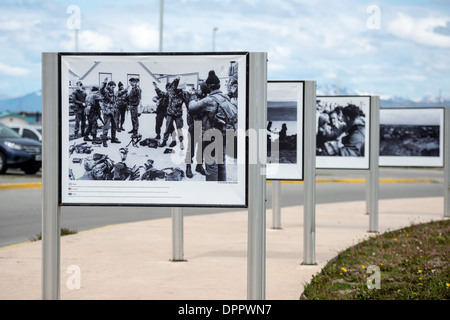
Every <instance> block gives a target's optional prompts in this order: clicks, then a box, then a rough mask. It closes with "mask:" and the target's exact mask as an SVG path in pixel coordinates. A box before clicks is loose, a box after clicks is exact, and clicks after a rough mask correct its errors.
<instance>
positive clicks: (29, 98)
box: [0, 84, 450, 113]
mask: <svg viewBox="0 0 450 320" xmlns="http://www.w3.org/2000/svg"><path fill="white" fill-rule="evenodd" d="M317 95H318V96H333V95H367V93H361V92H356V91H354V90H349V89H347V88H338V87H337V86H336V85H334V84H328V85H323V86H318V87H317ZM380 103H381V108H406V107H408V108H410V107H450V100H448V99H447V100H446V99H442V98H441V97H437V96H426V97H423V98H422V99H420V100H419V101H412V100H409V99H404V98H401V97H380ZM2 112H11V113H23V112H25V113H36V112H37V113H41V112H42V91H41V90H38V91H35V92H32V93H29V94H26V95H24V96H22V97H16V98H9V99H0V113H2Z"/></svg>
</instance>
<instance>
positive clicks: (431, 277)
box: [300, 219, 450, 300]
mask: <svg viewBox="0 0 450 320" xmlns="http://www.w3.org/2000/svg"><path fill="white" fill-rule="evenodd" d="M449 258H450V220H448V219H446V220H442V221H437V222H431V223H426V224H418V225H412V226H410V227H408V228H403V229H400V230H396V231H392V232H387V233H384V234H382V235H377V236H373V237H370V238H369V239H367V240H366V241H363V242H361V243H359V244H357V245H355V246H353V247H351V248H349V249H347V250H344V251H343V252H340V253H339V254H338V255H337V257H336V258H335V259H333V260H332V261H330V262H329V263H328V264H327V265H326V266H325V267H324V268H323V269H322V270H321V272H320V273H318V274H316V275H315V276H314V277H313V279H312V280H311V282H310V283H309V284H308V285H306V286H305V289H304V292H303V293H302V295H301V297H300V299H301V300H442V299H446V300H447V299H449V298H450V267H449V262H450V261H449ZM370 266H375V267H377V268H379V269H378V270H379V273H378V274H379V281H378V282H377V281H376V280H375V279H374V277H375V274H374V273H368V269H369V267H370ZM369 277H372V279H369ZM368 281H370V282H369V283H368ZM376 283H378V284H379V288H376V286H375V285H376ZM369 286H371V287H373V288H372V289H369Z"/></svg>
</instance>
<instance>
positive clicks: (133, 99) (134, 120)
mask: <svg viewBox="0 0 450 320" xmlns="http://www.w3.org/2000/svg"><path fill="white" fill-rule="evenodd" d="M138 83H139V79H138V78H131V79H130V84H131V90H130V92H129V93H128V103H129V104H130V112H131V124H132V125H133V129H131V131H129V132H128V133H131V134H137V133H138V130H139V118H138V117H139V116H140V114H139V105H140V103H141V95H142V90H141V88H139V85H138Z"/></svg>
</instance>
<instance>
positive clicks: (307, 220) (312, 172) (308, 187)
mask: <svg viewBox="0 0 450 320" xmlns="http://www.w3.org/2000/svg"><path fill="white" fill-rule="evenodd" d="M304 108H305V110H304V117H305V119H304V128H305V129H304V144H303V145H304V151H303V153H304V193H303V197H304V208H303V210H304V212H303V264H305V265H315V264H316V252H315V245H316V244H315V240H316V82H315V81H306V82H305V106H304Z"/></svg>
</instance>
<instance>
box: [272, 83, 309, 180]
mask: <svg viewBox="0 0 450 320" xmlns="http://www.w3.org/2000/svg"><path fill="white" fill-rule="evenodd" d="M304 105H305V82H304V81H268V82H267V128H266V129H267V165H266V179H267V180H303V159H304V157H303V136H304V134H303V130H304V129H303V127H304V126H303V119H304Z"/></svg>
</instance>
